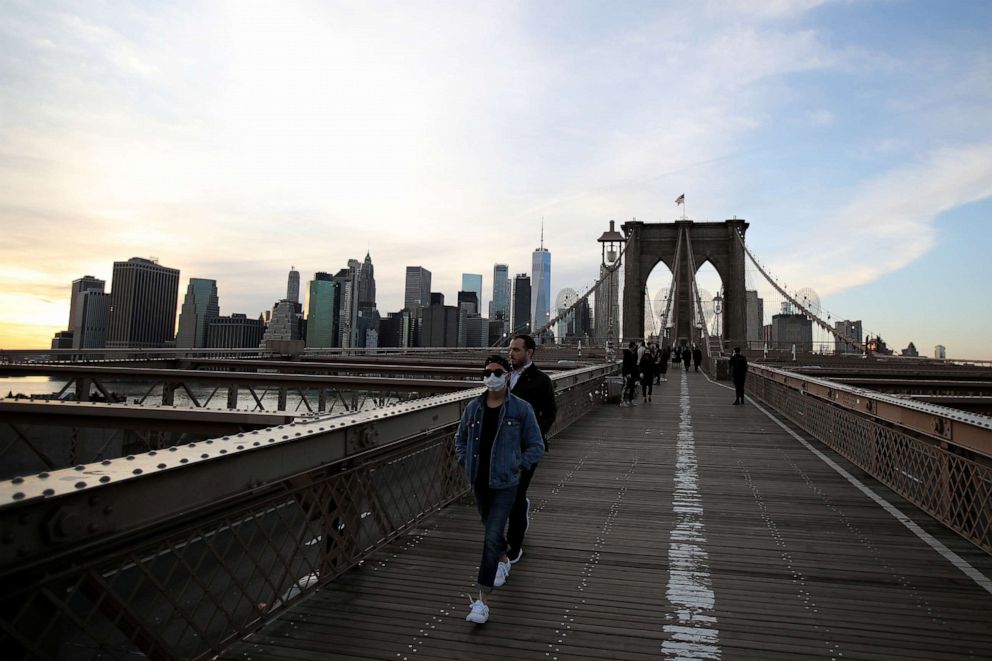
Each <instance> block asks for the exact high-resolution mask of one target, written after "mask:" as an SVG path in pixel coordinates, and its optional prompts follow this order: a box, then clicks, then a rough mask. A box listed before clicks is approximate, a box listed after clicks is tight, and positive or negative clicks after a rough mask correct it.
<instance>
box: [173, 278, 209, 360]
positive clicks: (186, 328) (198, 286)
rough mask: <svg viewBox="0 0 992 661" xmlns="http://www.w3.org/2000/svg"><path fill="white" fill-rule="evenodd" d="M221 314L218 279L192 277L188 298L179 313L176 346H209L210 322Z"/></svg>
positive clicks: (187, 292) (187, 291) (187, 290)
mask: <svg viewBox="0 0 992 661" xmlns="http://www.w3.org/2000/svg"><path fill="white" fill-rule="evenodd" d="M219 316H220V303H219V301H218V299H217V281H216V280H207V279H205V278H190V279H189V285H188V286H187V287H186V298H185V299H184V300H183V307H182V310H181V311H180V313H179V332H178V333H177V334H176V346H177V347H188V348H193V347H205V346H207V328H208V327H209V326H210V322H211V321H213V320H214V319H216V318H217V317H219Z"/></svg>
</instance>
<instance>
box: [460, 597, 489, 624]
mask: <svg viewBox="0 0 992 661" xmlns="http://www.w3.org/2000/svg"><path fill="white" fill-rule="evenodd" d="M469 602H470V603H471V604H472V610H470V611H469V612H468V615H466V616H465V621H466V622H475V623H476V624H485V623H486V622H487V621H488V620H489V606H487V605H486V604H485V602H483V601H482V600H481V599H472V598H471V597H469Z"/></svg>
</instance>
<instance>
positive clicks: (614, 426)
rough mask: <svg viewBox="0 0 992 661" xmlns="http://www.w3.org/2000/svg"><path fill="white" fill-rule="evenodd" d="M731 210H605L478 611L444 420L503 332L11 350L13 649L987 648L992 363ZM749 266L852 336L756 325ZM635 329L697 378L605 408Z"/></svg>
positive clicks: (842, 651)
mask: <svg viewBox="0 0 992 661" xmlns="http://www.w3.org/2000/svg"><path fill="white" fill-rule="evenodd" d="M747 226H748V224H747V223H746V222H745V221H743V220H737V219H734V220H728V221H725V222H721V223H699V222H693V221H688V220H685V221H680V222H676V223H667V224H646V223H638V222H634V221H632V222H630V223H625V224H624V225H623V227H622V228H621V229H622V233H621V232H619V231H615V230H613V229H612V228H611V232H609V233H606V234H604V236H603V237H601V242H602V243H603V254H604V259H603V266H602V268H601V269H600V272H599V273H598V274H597V278H598V279H597V280H596V283H595V284H594V285H593V286H592V287H591V288H590V289H589V290H588V291H586V292H584V293H582V294H581V295H580V296H577V297H575V300H574V302H572V305H571V307H569V308H566V309H563V310H561V311H560V314H559V315H558V316H557V317H556V318H554V319H552V320H551V321H550V322H549V324H548V326H547V328H545V329H535V333H534V334H535V335H538V336H540V335H541V334H542V332H543V331H545V330H549V329H553V328H555V325H556V324H559V323H561V322H562V321H563V320H564V319H566V318H567V317H568V315H569V314H570V313H571V312H572V311H574V309H575V306H578V305H582V304H587V302H588V300H589V299H590V298H592V299H594V300H596V301H597V303H599V302H602V301H608V302H609V303H610V304H609V305H606V306H603V309H604V310H607V311H608V312H607V314H612V313H610V312H609V310H613V309H616V310H617V311H618V312H617V313H616V314H615V315H614V317H613V319H612V321H611V328H612V323H613V322H615V328H616V331H615V332H614V333H610V334H609V336H608V337H607V338H606V340H605V341H604V342H602V343H593V345H592V346H583V347H579V346H574V345H566V344H554V343H546V344H542V345H541V346H540V347H539V348H538V351H537V354H536V356H535V360H536V362H537V364H538V365H539V367H541V368H542V369H544V370H545V371H547V372H548V373H549V374H550V375H551V377H552V380H553V383H554V386H555V390H556V397H557V402H558V411H559V412H558V416H557V421H556V423H555V426H554V428H553V429H552V431H551V436H550V447H549V451H548V453H547V454H546V455H545V457H544V459H543V460H542V461H541V464H540V469H539V470H538V471H537V473H536V475H535V478H534V482H533V483H532V485H531V487H530V492H529V494H530V499H531V515H530V529H529V531H528V534H527V538H526V554H525V556H524V557H523V559H522V560H521V561H520V562H519V563H517V564H515V565H514V566H513V571H512V573H511V575H510V577H509V578H508V580H507V582H506V585H505V586H503V587H502V588H500V589H499V590H497V591H496V593H495V594H494V596H493V598H492V602H491V603H492V617H491V619H490V621H489V622H488V623H487V624H486V625H485V626H474V625H471V624H469V623H467V622H465V619H464V614H465V611H466V608H467V599H466V597H465V595H466V594H471V593H472V592H473V590H474V586H475V580H474V579H475V574H476V570H477V566H478V556H479V548H480V546H481V527H480V525H479V522H478V515H477V513H476V510H475V508H474V505H473V502H472V497H471V493H470V490H469V485H468V484H467V483H466V481H465V479H464V477H463V476H462V474H461V472H460V470H459V468H458V466H457V464H456V462H455V459H454V454H453V436H454V429H455V427H456V425H457V423H458V420H459V418H460V416H461V413H462V411H463V410H464V408H465V406H466V404H467V403H468V402H469V401H470V400H471V399H472V398H474V397H476V396H478V395H479V393H480V392H481V391H480V388H479V378H480V372H481V366H480V360H481V358H482V357H483V356H484V355H485V354H486V353H489V352H492V351H497V350H500V348H499V347H496V348H490V347H478V348H472V349H446V348H436V349H432V348H422V349H410V350H382V349H379V350H368V351H364V350H355V349H347V350H320V351H310V350H306V351H292V352H287V353H284V354H283V353H279V352H273V351H265V350H244V349H230V350H169V349H163V350H150V351H131V350H93V351H89V352H81V351H64V352H60V351H6V352H2V353H0V377H3V378H14V377H25V376H39V377H49V378H51V379H52V380H53V382H55V383H60V384H64V385H63V387H62V390H61V391H60V392H57V393H54V394H55V395H56V396H55V397H53V398H52V399H50V400H39V399H34V400H23V399H12V398H7V399H3V400H0V423H2V425H0V442H2V447H0V452H2V453H3V455H6V458H5V461H4V465H5V466H13V465H16V466H17V467H18V470H17V471H16V474H12V473H11V471H10V470H8V472H7V474H6V475H4V477H5V479H4V481H3V482H2V483H0V530H2V541H0V576H2V581H3V585H4V590H3V594H2V596H0V604H2V606H0V638H2V641H0V649H2V650H3V651H4V657H5V658H32V659H34V658H38V659H116V658H141V657H147V658H152V659H206V658H222V659H328V658H352V659H362V658H365V659H417V658H420V659H435V658H449V659H457V658H472V659H509V658H521V659H583V658H588V659H603V658H615V659H642V658H643V659H648V658H671V659H748V658H752V659H797V658H810V659H814V658H816V659H821V658H822V659H894V658H898V659H964V658H976V659H977V658H988V657H989V656H990V654H992V556H990V554H992V520H990V519H992V418H990V417H989V415H988V414H989V413H990V412H992V369H990V366H989V365H987V364H980V363H975V362H971V363H967V364H965V363H961V362H955V361H949V360H928V359H910V358H904V357H897V356H888V355H882V354H880V353H878V352H875V351H873V350H872V347H871V346H869V345H867V344H866V343H865V342H863V341H862V338H861V337H851V336H850V335H849V334H846V333H838V331H837V329H836V326H835V325H832V324H831V323H830V320H828V319H825V318H824V317H823V315H822V313H821V311H820V310H818V309H816V308H815V307H814V306H811V305H810V304H809V302H808V301H807V300H804V299H803V298H802V297H800V296H797V294H796V293H795V292H792V291H790V290H788V289H787V288H785V287H784V286H782V285H781V284H780V283H779V282H778V281H776V280H775V279H774V277H772V275H771V274H770V272H769V270H768V269H766V268H765V267H764V266H763V265H762V264H761V263H760V262H758V260H757V258H756V257H755V256H754V255H753V254H752V253H751V251H750V249H749V247H748V246H747V243H746V239H745V235H746V230H747ZM749 260H750V263H753V264H754V265H755V268H757V269H758V270H759V271H760V273H761V274H762V276H764V277H767V278H768V280H769V283H770V284H771V285H772V286H773V287H774V288H775V289H776V290H777V291H779V292H780V293H781V295H782V296H783V297H784V298H785V299H786V300H787V301H789V303H790V305H792V306H794V309H795V310H798V311H799V313H800V314H802V315H803V316H804V317H805V318H807V319H808V320H810V321H811V322H812V323H813V324H816V325H817V326H818V327H820V328H822V329H824V332H827V333H833V334H835V335H837V337H836V338H834V339H835V340H836V342H837V343H838V345H841V344H843V345H844V346H845V347H847V348H848V349H849V350H848V351H844V352H830V353H824V352H811V351H803V350H801V349H800V350H798V351H797V350H795V349H791V350H786V349H783V348H780V347H779V348H774V347H773V348H771V349H769V348H768V347H767V346H755V345H753V344H749V343H748V332H747V323H748V312H747V304H746V295H745V281H744V270H745V265H746V264H747V263H749ZM662 263H663V264H664V265H665V267H667V268H668V269H669V270H670V271H671V274H672V279H671V285H670V289H669V292H668V295H666V296H665V297H664V299H663V300H664V306H663V308H662V309H660V310H656V309H654V308H653V307H652V306H651V304H650V298H649V297H646V296H645V295H644V294H645V289H646V286H647V284H646V283H647V278H648V276H649V274H650V273H651V272H652V270H653V269H654V268H655V267H656V266H657V265H659V264H662ZM704 263H708V264H710V265H712V267H713V268H714V269H715V270H716V272H717V273H718V275H719V277H720V279H721V283H722V306H723V309H722V320H723V323H722V324H721V326H720V328H719V329H718V331H716V332H713V331H711V327H710V324H708V323H705V314H704V310H703V306H704V303H705V302H706V301H705V300H704V298H705V297H704V296H702V295H701V293H700V289H701V288H700V286H699V283H698V281H697V274H698V272H699V268H700V266H701V265H702V264H704ZM621 281H622V283H623V289H622V291H621V289H620V286H619V285H620V282H621ZM621 295H622V298H621ZM646 298H647V301H646V300H645V299H646ZM860 312H862V311H848V314H857V313H860ZM652 327H653V328H654V329H655V330H656V332H655V333H654V336H653V337H649V338H648V339H651V340H654V341H658V342H659V343H662V344H669V345H680V344H687V345H688V344H694V345H697V346H699V347H700V348H701V349H702V350H703V352H704V360H703V364H702V369H701V371H698V372H697V371H694V370H688V369H686V370H683V369H681V368H678V367H672V368H670V370H669V371H668V375H667V380H665V381H663V382H661V383H659V384H658V385H656V386H655V388H654V394H653V397H652V401H651V402H641V403H640V404H639V405H638V406H634V407H624V408H621V407H619V406H617V405H616V404H617V402H618V396H619V387H618V382H619V376H618V374H619V364H618V360H617V359H618V356H617V349H618V347H619V346H620V345H623V344H626V343H627V342H629V341H631V340H640V339H644V338H645V336H646V334H649V333H648V331H649V330H650V329H651V328H652ZM735 346H741V347H744V350H745V353H746V354H747V355H748V359H749V371H748V375H747V380H746V405H745V406H730V403H731V395H732V394H733V387H732V385H731V384H730V383H729V382H728V380H727V379H728V368H727V364H728V362H727V361H728V356H729V354H730V352H731V351H732V349H733V348H734V347H735ZM125 386H126V387H128V388H129V390H128V392H131V393H139V395H132V396H130V397H128V398H127V399H124V401H120V399H121V398H118V397H114V396H112V395H113V390H114V389H115V388H122V387H125ZM5 389H6V388H5ZM66 393H72V395H73V396H72V397H71V399H68V398H65V397H60V396H58V395H64V394H66ZM272 395H274V397H273V396H272ZM267 396H268V398H267ZM273 399H274V400H275V403H274V405H273V404H272V400H273ZM246 402H247V405H246ZM15 456H16V457H17V461H16V462H14V461H12V460H10V459H11V458H13V457H15Z"/></svg>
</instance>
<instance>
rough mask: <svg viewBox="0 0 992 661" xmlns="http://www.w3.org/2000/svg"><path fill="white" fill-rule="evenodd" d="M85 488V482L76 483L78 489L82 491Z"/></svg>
mask: <svg viewBox="0 0 992 661" xmlns="http://www.w3.org/2000/svg"><path fill="white" fill-rule="evenodd" d="M85 486H86V483H85V482H76V488H77V489H82V488H84V487H85Z"/></svg>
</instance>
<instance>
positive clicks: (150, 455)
mask: <svg viewBox="0 0 992 661" xmlns="http://www.w3.org/2000/svg"><path fill="white" fill-rule="evenodd" d="M157 454H158V452H156V451H155V450H149V451H148V456H149V457H154V456H155V455H157Z"/></svg>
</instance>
